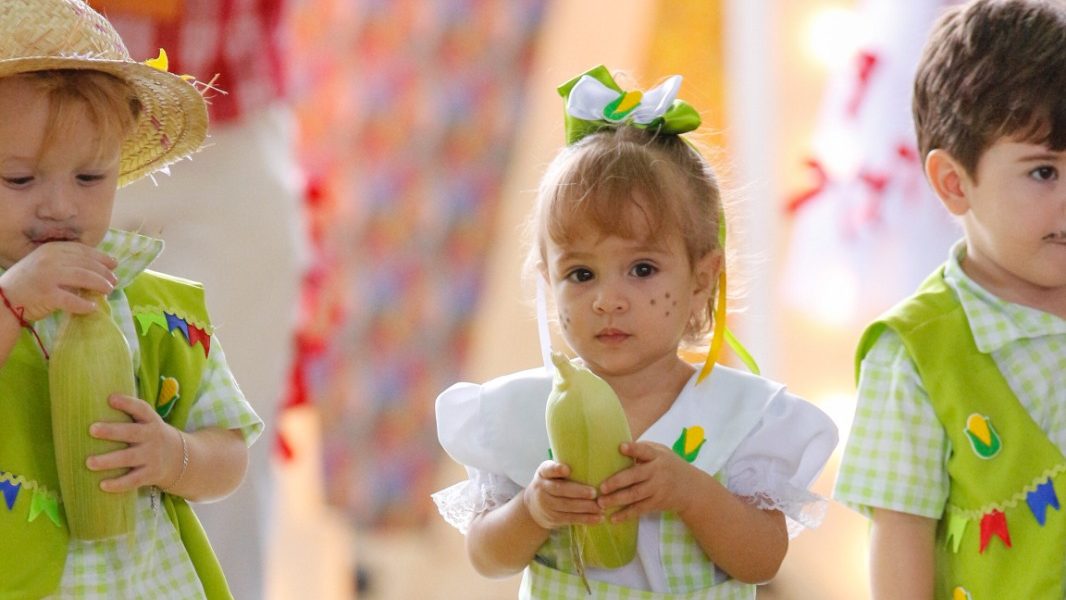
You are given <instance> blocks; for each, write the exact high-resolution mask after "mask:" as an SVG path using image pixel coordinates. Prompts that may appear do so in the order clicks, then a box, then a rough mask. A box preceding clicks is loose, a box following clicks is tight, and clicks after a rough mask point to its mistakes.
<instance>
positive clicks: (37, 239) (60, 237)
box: [26, 229, 81, 246]
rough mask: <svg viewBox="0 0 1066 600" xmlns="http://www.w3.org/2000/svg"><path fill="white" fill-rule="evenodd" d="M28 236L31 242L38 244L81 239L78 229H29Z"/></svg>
mask: <svg viewBox="0 0 1066 600" xmlns="http://www.w3.org/2000/svg"><path fill="white" fill-rule="evenodd" d="M26 237H27V238H29V240H30V242H31V243H33V244H36V245H38V246H39V245H42V244H47V243H49V242H76V241H78V240H79V239H81V236H80V234H79V233H78V232H77V231H73V230H69V229H63V230H54V229H51V230H40V231H29V232H27V233H26Z"/></svg>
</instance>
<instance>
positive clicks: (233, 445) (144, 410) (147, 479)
mask: <svg viewBox="0 0 1066 600" xmlns="http://www.w3.org/2000/svg"><path fill="white" fill-rule="evenodd" d="M108 402H109V403H110V404H111V406H113V407H114V408H116V409H118V410H121V411H122V412H125V413H127V414H129V415H130V416H132V417H133V422H132V423H94V424H93V425H92V427H90V428H89V433H90V434H92V435H93V436H94V437H97V438H101V439H107V440H115V441H120V442H126V443H127V444H129V446H128V447H127V448H124V449H122V450H116V451H114V452H109V453H107V454H100V455H96V456H91V457H89V459H88V460H87V466H88V467H89V468H90V469H92V470H94V471H100V470H106V469H118V468H128V469H130V470H129V471H128V472H127V473H126V474H125V475H122V476H120V477H114V478H111V479H106V480H104V481H102V482H101V483H100V487H101V489H103V490H104V491H107V492H123V491H126V490H131V489H137V488H140V487H143V486H146V485H155V486H159V487H160V488H162V489H164V490H165V491H166V492H167V493H169V494H174V495H177V496H182V497H184V498H187V499H189V500H193V501H197V502H202V501H206V500H216V499H219V498H222V497H223V496H226V495H227V494H229V493H230V492H232V491H233V490H235V489H236V488H237V486H238V485H240V483H241V480H242V479H243V478H244V471H245V469H246V468H247V466H248V448H247V446H245V444H244V438H243V437H242V436H241V433H240V431H238V430H231V429H220V428H217V427H207V428H204V429H199V430H197V431H194V432H191V433H186V432H183V431H179V430H178V429H176V428H175V427H173V426H171V425H169V424H168V423H166V422H165V421H163V419H162V417H160V416H159V415H158V414H157V413H156V412H155V409H154V408H153V407H152V406H151V405H150V404H148V403H147V402H145V401H143V400H140V399H138V398H133V397H131V396H123V395H120V394H113V395H112V396H111V397H109V398H108ZM183 437H184V444H185V447H184V448H183V447H182V443H183V442H182V438H183ZM186 452H188V462H187V463H186V461H185V453H186Z"/></svg>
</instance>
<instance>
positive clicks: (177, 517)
mask: <svg viewBox="0 0 1066 600" xmlns="http://www.w3.org/2000/svg"><path fill="white" fill-rule="evenodd" d="M125 292H126V296H127V299H128V301H129V305H130V308H131V310H132V313H133V317H134V320H135V322H136V327H137V334H138V335H137V337H138V343H139V345H140V366H139V369H138V371H137V390H138V395H139V396H140V397H141V398H143V399H145V400H147V401H149V402H152V403H153V404H156V409H157V411H159V412H160V414H163V415H164V418H165V420H166V421H167V422H168V423H170V424H171V425H174V426H175V427H178V428H181V427H183V426H184V425H185V422H186V420H187V419H188V416H189V411H190V409H191V407H192V403H193V400H194V399H195V398H196V396H197V388H198V387H199V384H200V377H201V375H202V372H203V369H204V366H205V365H206V362H207V349H208V345H209V344H210V331H211V326H210V322H209V320H208V317H207V310H206V308H205V305H204V298H203V288H202V287H201V286H200V285H199V284H196V283H193V282H190V281H186V280H182V279H178V278H174V277H170V276H167V275H163V274H160V273H155V272H152V271H144V272H143V273H141V274H140V275H138V276H137V277H136V278H135V279H134V280H133V282H132V283H131V284H130V285H129V286H127V287H126V289H125ZM179 330H180V332H179ZM190 336H191V337H190ZM190 340H191V342H190ZM163 377H173V378H174V379H175V380H176V381H177V383H178V389H179V390H180V392H179V395H178V397H177V398H176V399H175V401H174V402H173V404H170V405H169V406H162V405H161V404H160V400H163V401H164V402H165V401H167V400H169V398H160V387H161V385H160V382H161V378H163ZM50 410H51V409H50V401H49V395H48V364H47V362H46V361H45V359H44V357H43V355H42V354H41V351H40V349H39V348H38V347H37V344H36V342H35V341H34V339H33V337H32V335H31V334H30V332H29V331H27V330H23V331H22V334H21V337H20V338H19V340H18V342H17V343H16V345H15V347H14V348H13V349H12V351H11V354H10V356H9V357H8V359H7V362H6V363H4V365H3V367H2V368H0V424H2V426H0V499H2V504H0V540H3V543H4V551H3V552H0V578H2V581H0V598H40V597H42V596H46V595H48V594H50V593H53V592H54V591H55V589H56V587H57V586H58V585H59V580H60V577H61V576H62V574H63V566H64V564H65V563H66V557H67V542H68V534H67V529H66V524H65V521H64V518H63V511H62V502H61V499H60V498H59V482H58V475H57V474H56V465H55V453H54V449H53V444H52V421H51V412H50ZM163 506H164V508H165V510H166V511H167V515H168V516H169V517H170V520H171V521H172V522H173V523H174V525H175V527H176V528H177V530H178V533H179V534H180V535H181V540H182V542H183V543H184V545H185V547H186V548H187V550H188V552H189V556H190V557H191V559H192V563H193V566H194V567H195V569H196V572H197V575H198V576H199V578H200V581H201V582H202V584H203V586H204V590H205V591H206V593H207V597H208V598H210V599H212V600H214V599H216V598H219V599H229V598H232V596H231V595H230V593H229V588H228V586H227V585H226V580H225V577H224V576H223V574H222V569H221V567H220V566H219V564H218V560H217V559H216V558H215V555H214V553H213V552H212V550H211V546H210V544H209V543H208V541H207V537H206V535H205V533H204V531H203V528H202V527H201V526H200V522H199V521H198V520H197V518H196V515H195V514H193V511H192V509H191V508H190V507H189V505H188V504H187V503H186V502H185V500H184V499H183V498H180V497H175V496H170V495H166V494H164V496H163Z"/></svg>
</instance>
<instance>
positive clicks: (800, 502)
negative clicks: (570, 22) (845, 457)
mask: <svg viewBox="0 0 1066 600" xmlns="http://www.w3.org/2000/svg"><path fill="white" fill-rule="evenodd" d="M729 489H730V491H732V492H733V493H734V494H736V495H738V496H743V497H745V498H750V499H751V503H752V504H753V505H754V506H755V507H756V508H758V509H760V510H779V511H781V512H782V513H784V515H785V522H786V524H787V526H788V539H790V540H791V539H792V538H794V537H796V536H798V535H799V534H800V533H802V532H803V530H804V529H814V528H815V527H818V526H819V525H821V524H822V520H823V519H825V513H826V511H827V510H828V509H829V500H828V499H826V498H824V497H822V496H820V495H818V494H815V493H814V492H812V491H810V490H807V489H803V488H799V487H796V486H795V485H793V484H792V483H790V482H789V481H788V480H787V479H783V478H781V477H774V476H773V475H772V474H767V475H766V476H765V478H764V479H762V480H756V479H751V478H738V479H731V480H730V481H729Z"/></svg>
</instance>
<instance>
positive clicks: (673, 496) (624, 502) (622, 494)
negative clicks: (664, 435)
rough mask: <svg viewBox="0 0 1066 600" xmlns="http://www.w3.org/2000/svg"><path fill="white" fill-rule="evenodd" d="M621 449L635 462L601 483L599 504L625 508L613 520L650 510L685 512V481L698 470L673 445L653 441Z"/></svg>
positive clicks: (686, 488) (686, 498)
mask: <svg viewBox="0 0 1066 600" xmlns="http://www.w3.org/2000/svg"><path fill="white" fill-rule="evenodd" d="M618 451H619V452H621V453H622V454H624V455H625V456H628V457H630V458H632V459H633V460H635V461H636V464H635V465H633V466H632V467H629V468H628V469H625V470H622V471H619V472H618V473H615V474H614V475H611V476H610V477H608V478H607V479H606V480H605V481H604V482H603V483H602V484H600V493H601V496H600V498H599V500H597V502H598V503H599V505H600V507H602V508H603V509H608V508H611V507H614V506H620V507H622V508H620V509H619V510H618V512H616V513H614V514H613V515H611V521H612V522H614V523H619V522H621V521H624V520H626V519H630V518H636V517H640V516H641V515H644V514H647V513H650V512H661V511H675V512H681V511H682V509H683V508H684V506H685V504H686V502H687V501H688V495H687V494H686V490H688V489H689V488H688V486H686V483H687V482H688V481H689V480H690V478H691V477H692V476H693V475H694V474H695V473H697V472H698V471H697V470H695V468H694V467H693V466H692V465H690V464H688V463H687V462H685V460H684V459H683V458H681V457H680V456H678V455H677V453H675V452H674V451H673V450H671V449H670V448H667V447H666V446H664V445H662V444H656V443H654V442H626V443H624V444H622V445H621V447H619V449H618Z"/></svg>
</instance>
